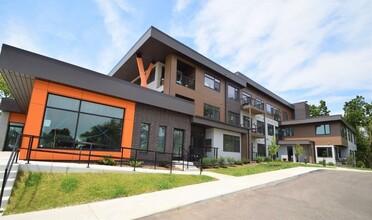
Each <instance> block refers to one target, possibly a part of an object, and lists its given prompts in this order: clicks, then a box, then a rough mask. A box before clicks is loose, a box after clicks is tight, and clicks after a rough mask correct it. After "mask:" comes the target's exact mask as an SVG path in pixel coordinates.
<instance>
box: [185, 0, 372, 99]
mask: <svg viewBox="0 0 372 220" xmlns="http://www.w3.org/2000/svg"><path fill="white" fill-rule="evenodd" d="M370 11H372V3H371V2H370V1H368V0H366V1H364V0H356V1H342V2H340V1H322V0H319V1H315V0H314V1H307V0H299V1H278V0H275V1H274V0H273V1H258V0H257V1H244V0H241V1H239V0H233V1H225V0H215V1H207V2H205V4H203V5H202V6H201V8H200V10H199V11H197V12H196V13H195V14H194V19H193V20H192V21H188V22H187V23H186V22H185V23H182V26H184V28H185V29H186V30H188V35H187V36H188V37H190V38H193V39H194V43H195V45H196V47H197V50H198V51H199V52H200V53H202V54H204V55H206V56H207V57H209V58H211V59H212V60H215V61H216V62H218V63H219V64H221V65H222V66H225V67H227V68H228V69H230V70H231V71H233V72H235V71H241V72H242V73H244V74H246V75H248V76H249V77H250V78H252V79H253V80H255V81H257V82H258V83H260V84H262V85H264V86H265V87H267V88H268V89H270V90H272V91H274V92H276V93H278V94H279V95H281V94H290V93H292V92H295V91H298V90H299V89H301V92H302V94H300V95H299V94H297V98H298V99H297V100H289V101H299V100H300V99H308V98H306V97H302V96H305V95H308V96H311V97H312V98H315V99H318V100H319V98H320V97H324V95H326V96H328V97H335V96H337V93H340V92H343V91H345V90H347V91H352V90H355V91H360V90H367V91H368V90H369V91H372V86H371V85H372V74H371V72H372V64H371V62H370V60H372V39H371V35H372V19H371V16H370ZM190 30H193V31H192V32H190ZM355 95H356V94H354V95H353V96H355ZM292 97H293V98H295V96H291V98H292ZM285 98H288V97H285ZM344 101H347V100H344Z"/></svg>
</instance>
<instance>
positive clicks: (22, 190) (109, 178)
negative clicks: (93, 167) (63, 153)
mask: <svg viewBox="0 0 372 220" xmlns="http://www.w3.org/2000/svg"><path fill="white" fill-rule="evenodd" d="M213 180H215V179H214V178H212V177H208V176H197V175H175V174H147V173H146V174H145V173H134V174H133V173H128V174H127V173H124V174H123V173H121V174H119V173H71V174H61V173H39V172H35V173H31V172H19V174H18V177H17V181H16V183H15V186H14V188H13V193H12V196H11V198H10V202H9V204H8V205H7V207H6V209H5V212H4V214H5V215H7V214H15V213H23V212H30V211H36V210H43V209H51V208H56V207H63V206H69V205H77V204H83V203H89V202H94V201H99V200H105V199H113V198H118V197H126V196H133V195H138V194H142V193H148V192H154V191H159V190H165V189H170V188H175V187H179V186H185V185H191V184H197V183H203V182H208V181H213Z"/></svg>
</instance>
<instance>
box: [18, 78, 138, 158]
mask: <svg viewBox="0 0 372 220" xmlns="http://www.w3.org/2000/svg"><path fill="white" fill-rule="evenodd" d="M48 93H53V94H56V95H63V96H67V97H71V98H76V99H81V100H86V101H92V102H96V103H100V104H105V105H110V106H115V107H119V108H123V109H125V115H124V120H123V133H122V140H121V145H122V146H123V147H131V146H132V135H133V125H134V113H135V103H134V102H131V101H126V100H122V99H117V98H113V97H109V96H105V95H101V94H96V93H93V92H88V91H84V90H81V89H77V88H72V87H68V86H64V85H59V84H56V83H51V82H46V81H42V80H35V82H34V88H33V91H32V95H31V101H30V105H29V108H28V114H27V119H26V120H25V127H24V131H23V133H24V134H27V135H34V136H39V135H40V131H41V128H42V124H43V123H42V122H43V117H44V110H45V105H46V100H47V95H48ZM14 117H16V116H14ZM17 117H20V116H17ZM24 118H26V117H24ZM37 142H38V141H35V142H34V143H33V148H34V149H36V148H37V146H38V143H37ZM28 143H29V142H28V138H23V142H22V147H23V148H26V147H27V145H28ZM58 151H61V149H59V150H58ZM64 151H65V152H76V151H74V150H64ZM92 154H97V155H107V154H110V155H112V156H117V157H120V154H121V153H120V152H107V151H105V152H102V151H94V152H93V151H92ZM124 156H125V157H130V152H129V151H127V152H124ZM20 158H21V159H25V158H26V150H21V152H20ZM31 158H32V159H35V160H78V159H79V158H78V156H76V155H64V154H51V153H46V152H32V154H31ZM94 159H99V158H94ZM81 160H87V157H81Z"/></svg>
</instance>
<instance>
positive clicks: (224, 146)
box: [222, 134, 241, 153]
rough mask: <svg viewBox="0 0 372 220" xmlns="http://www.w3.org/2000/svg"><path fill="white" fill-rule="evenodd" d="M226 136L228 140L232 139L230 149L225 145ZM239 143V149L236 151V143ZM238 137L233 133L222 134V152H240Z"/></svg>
mask: <svg viewBox="0 0 372 220" xmlns="http://www.w3.org/2000/svg"><path fill="white" fill-rule="evenodd" d="M227 138H231V139H230V140H229V141H232V146H231V147H232V149H228V148H227V146H226V140H227ZM236 144H238V145H239V150H238V151H237V145H236ZM240 148H241V146H240V137H239V136H234V135H229V134H223V147H222V150H223V151H224V152H231V153H240V151H241V150H240Z"/></svg>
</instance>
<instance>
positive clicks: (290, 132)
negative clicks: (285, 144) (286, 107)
mask: <svg viewBox="0 0 372 220" xmlns="http://www.w3.org/2000/svg"><path fill="white" fill-rule="evenodd" d="M293 130H294V129H293V128H292V127H288V128H282V134H283V136H284V137H288V136H293V135H294V131H293Z"/></svg>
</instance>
